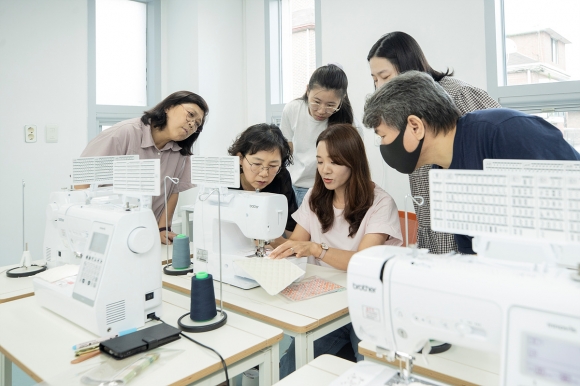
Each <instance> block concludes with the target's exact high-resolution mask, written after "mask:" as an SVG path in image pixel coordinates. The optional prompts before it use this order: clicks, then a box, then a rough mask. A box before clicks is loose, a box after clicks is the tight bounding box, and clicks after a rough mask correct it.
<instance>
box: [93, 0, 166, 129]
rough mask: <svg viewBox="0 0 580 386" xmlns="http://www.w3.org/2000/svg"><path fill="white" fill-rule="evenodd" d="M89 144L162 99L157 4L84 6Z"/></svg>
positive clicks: (121, 0)
mask: <svg viewBox="0 0 580 386" xmlns="http://www.w3.org/2000/svg"><path fill="white" fill-rule="evenodd" d="M88 9H89V20H88V21H89V23H88V25H89V31H88V36H89V49H88V56H89V58H88V66H89V68H88V74H89V90H88V92H89V95H88V101H89V106H88V107H89V108H88V111H89V114H88V129H89V140H90V139H92V138H94V137H95V136H96V135H98V134H99V133H100V132H101V131H102V130H105V129H107V128H109V127H110V126H112V125H114V124H115V123H117V122H120V121H122V120H125V119H129V118H136V117H139V116H141V115H142V114H143V111H144V110H146V109H147V108H148V107H150V106H153V105H155V104H156V103H158V102H159V100H160V99H161V98H160V97H161V95H160V75H159V71H160V63H161V60H160V56H159V52H160V25H161V22H160V20H161V19H160V0H88Z"/></svg>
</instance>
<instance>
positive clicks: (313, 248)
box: [269, 240, 320, 259]
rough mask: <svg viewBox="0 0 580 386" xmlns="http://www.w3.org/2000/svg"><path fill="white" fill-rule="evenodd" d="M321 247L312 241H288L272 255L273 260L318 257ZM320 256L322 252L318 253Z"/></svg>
mask: <svg viewBox="0 0 580 386" xmlns="http://www.w3.org/2000/svg"><path fill="white" fill-rule="evenodd" d="M318 249H320V246H319V245H318V244H316V243H313V242H312V241H292V240H290V241H286V242H285V243H284V244H282V245H280V246H279V247H277V248H276V249H274V250H273V251H272V253H270V256H269V257H270V258H271V259H284V258H286V257H290V256H294V255H295V256H296V257H305V256H317V254H316V253H317V251H318ZM318 254H320V251H318Z"/></svg>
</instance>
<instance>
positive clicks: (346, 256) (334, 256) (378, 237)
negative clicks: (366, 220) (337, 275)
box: [270, 225, 388, 271]
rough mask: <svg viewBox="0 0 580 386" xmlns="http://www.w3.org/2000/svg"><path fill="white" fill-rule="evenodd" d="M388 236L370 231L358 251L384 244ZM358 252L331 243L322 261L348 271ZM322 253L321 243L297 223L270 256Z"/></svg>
mask: <svg viewBox="0 0 580 386" xmlns="http://www.w3.org/2000/svg"><path fill="white" fill-rule="evenodd" d="M387 237H388V235H386V234H384V233H368V234H366V235H364V237H363V238H362V240H361V242H360V244H359V246H358V250H357V251H356V252H359V251H362V250H363V249H366V248H369V247H372V246H374V245H383V244H384V243H385V241H387ZM356 252H353V251H345V250H343V249H337V248H332V246H331V245H329V248H328V250H327V251H326V254H325V255H324V259H323V260H322V261H324V262H325V263H326V264H328V265H330V266H332V267H334V268H336V269H340V270H343V271H346V269H347V267H348V263H349V261H350V258H351V257H352V255H354V254H355V253H356ZM321 254H322V247H321V246H320V244H318V243H315V242H313V241H310V234H309V233H308V232H306V230H304V228H302V227H301V226H300V225H296V229H295V230H294V232H293V233H292V237H291V238H290V240H288V241H286V242H285V243H284V244H282V245H280V246H279V247H278V248H276V249H274V250H273V251H272V253H270V258H271V259H283V258H286V257H290V256H292V255H296V257H305V256H314V257H315V258H318V257H319V256H320V255H321Z"/></svg>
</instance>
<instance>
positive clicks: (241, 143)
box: [228, 123, 292, 168]
mask: <svg viewBox="0 0 580 386" xmlns="http://www.w3.org/2000/svg"><path fill="white" fill-rule="evenodd" d="M276 149H278V150H280V156H281V157H282V167H283V168H285V167H287V166H288V165H290V164H291V163H292V152H291V151H290V146H289V145H288V141H286V138H284V135H283V134H282V131H281V130H280V129H279V128H278V126H276V125H271V124H268V123H258V124H257V125H253V126H250V127H248V128H247V129H246V130H244V131H243V132H242V133H241V134H240V135H239V136H238V137H237V138H236V140H235V141H234V143H233V144H232V146H230V148H229V149H228V154H229V155H237V154H238V153H241V154H242V155H248V154H256V153H257V152H259V151H263V150H264V151H274V150H276Z"/></svg>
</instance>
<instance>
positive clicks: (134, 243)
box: [127, 227, 157, 253]
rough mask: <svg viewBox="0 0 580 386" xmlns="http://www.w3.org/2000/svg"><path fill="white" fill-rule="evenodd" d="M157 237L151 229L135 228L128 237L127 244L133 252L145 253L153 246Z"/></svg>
mask: <svg viewBox="0 0 580 386" xmlns="http://www.w3.org/2000/svg"><path fill="white" fill-rule="evenodd" d="M156 240H157V239H156V238H155V235H154V234H153V232H151V230H150V229H148V228H145V227H139V228H135V229H133V230H132V231H131V233H130V234H129V237H128V238H127V246H128V247H129V249H130V250H131V252H133V253H145V252H148V251H149V250H150V249H151V248H153V243H154V242H155V241H156Z"/></svg>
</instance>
